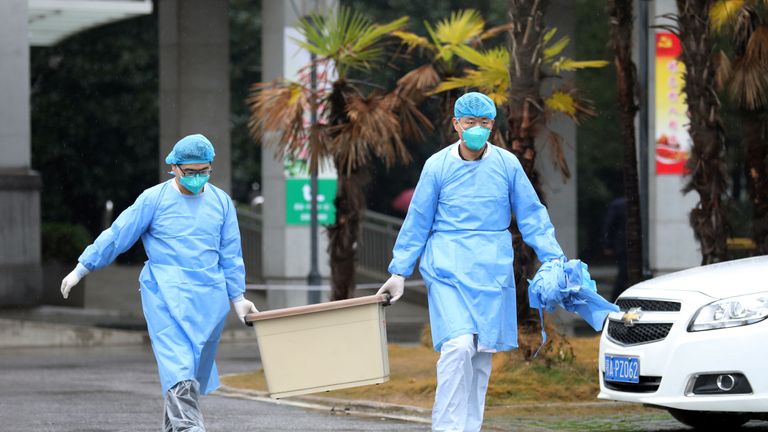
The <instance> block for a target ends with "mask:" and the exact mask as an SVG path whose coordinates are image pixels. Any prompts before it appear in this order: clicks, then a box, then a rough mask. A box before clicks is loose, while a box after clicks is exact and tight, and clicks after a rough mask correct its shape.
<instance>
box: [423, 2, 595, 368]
mask: <svg viewBox="0 0 768 432" xmlns="http://www.w3.org/2000/svg"><path fill="white" fill-rule="evenodd" d="M515 3H516V2H515ZM517 18H518V19H519V20H522V21H526V22H528V24H526V25H532V24H531V23H532V22H533V21H535V20H525V19H523V18H522V17H519V16H518V17H517ZM520 25H523V24H520V23H513V24H512V27H513V29H514V28H516V27H519V26H520ZM556 33H557V29H554V28H553V29H548V30H547V31H546V32H539V33H537V34H540V36H539V39H538V40H537V42H536V44H537V45H538V47H537V48H535V49H532V51H535V52H536V53H538V54H537V55H539V56H540V57H539V59H538V60H536V61H534V62H533V63H535V64H537V67H536V72H531V71H530V70H529V69H528V67H527V66H523V65H519V64H518V63H523V60H522V57H519V58H515V55H518V56H522V54H521V52H520V50H519V49H518V48H515V47H519V46H520V43H517V42H515V43H512V46H513V48H512V49H511V50H507V49H504V48H503V47H495V48H490V49H488V50H483V51H480V50H476V49H474V48H472V47H469V46H460V47H456V48H455V49H454V51H455V52H456V54H457V55H458V56H459V57H461V58H463V59H464V60H466V61H467V62H468V63H470V64H471V65H473V66H474V67H475V69H467V70H465V72H464V75H463V76H456V77H449V78H448V79H447V80H445V81H443V82H441V83H440V84H439V85H438V86H437V88H436V89H435V92H442V91H447V90H452V89H458V88H477V89H478V90H479V91H481V92H483V93H486V94H487V95H488V96H489V97H490V98H491V99H493V100H494V102H495V103H496V105H497V107H499V108H500V110H502V111H506V112H507V119H508V125H507V133H508V134H507V137H506V139H505V138H504V137H503V136H502V135H501V134H500V133H498V132H497V133H496V135H495V137H494V138H495V140H496V142H497V143H499V144H501V145H502V146H504V147H507V148H509V149H510V150H511V151H512V152H513V153H515V155H516V156H517V158H518V159H519V160H520V162H521V163H522V165H523V168H524V169H525V172H526V174H527V175H528V178H529V179H530V180H531V183H532V184H533V185H534V188H535V189H536V192H537V194H538V195H539V198H540V199H541V200H542V202H543V201H544V199H543V197H542V193H541V191H540V189H539V187H538V186H539V184H538V173H537V172H536V170H535V168H534V163H535V158H536V149H535V147H534V142H535V139H536V138H537V137H540V136H545V137H546V139H547V143H548V144H549V145H550V146H551V150H552V151H551V154H552V157H553V159H552V161H553V163H554V164H555V165H556V166H557V167H558V168H559V170H560V173H561V175H562V177H563V181H565V180H567V179H568V178H569V177H570V168H569V167H568V164H567V162H566V160H565V155H564V150H563V147H562V146H563V139H562V137H560V136H559V135H557V134H556V133H555V132H553V131H551V130H550V129H548V128H547V125H546V120H547V119H549V118H553V117H554V116H555V115H557V114H560V115H565V116H567V117H568V118H570V119H571V120H573V121H574V122H576V123H577V124H578V123H579V122H580V121H581V119H582V118H583V117H585V116H593V115H594V114H595V113H594V111H593V110H592V108H591V107H590V104H589V102H588V101H586V100H583V99H582V98H580V96H579V93H578V91H577V89H576V88H575V87H574V85H573V84H572V83H569V82H565V83H561V84H560V85H559V86H553V87H552V90H551V92H550V93H549V94H548V95H547V96H546V98H542V96H541V93H540V90H541V84H542V80H543V79H548V80H550V81H551V80H561V77H560V75H559V74H560V73H561V72H562V71H575V70H578V69H584V68H596V67H603V66H605V65H607V64H608V62H606V61H602V60H584V61H577V60H574V59H571V58H569V57H565V56H563V55H561V54H562V52H563V50H565V48H566V47H567V46H568V44H569V43H570V38H569V37H568V36H563V37H561V38H559V39H557V40H555V38H554V37H555V34H556ZM522 39H524V38H522ZM526 43H528V42H527V41H526ZM524 51H525V52H526V53H529V54H530V52H531V49H528V48H526V49H525V50H524ZM513 58H515V59H514V60H513ZM529 59H530V57H529ZM510 64H513V65H514V66H513V67H512V71H510V67H509V65H510ZM518 69H519V72H518ZM525 71H528V72H525ZM528 73H530V74H533V75H536V76H537V77H538V78H536V79H532V78H531V77H530V76H525V75H524V74H528ZM518 77H521V78H520V79H518ZM524 84H525V85H535V86H536V90H535V91H534V90H531V89H525V90H523V88H524V87H525V85H524ZM522 95H529V96H528V97H523V96H522ZM533 95H535V97H534V96H533ZM510 230H511V231H512V234H513V245H514V251H515V264H514V265H515V268H514V273H515V283H516V286H517V314H518V315H517V316H518V324H519V327H520V328H521V330H523V331H525V330H526V329H531V328H534V327H536V326H537V325H538V322H539V320H538V316H536V315H535V314H533V313H532V312H531V308H530V307H529V306H528V289H527V287H528V279H531V278H533V275H534V274H535V272H536V269H537V266H536V261H535V258H534V254H533V251H532V250H531V249H530V248H529V247H528V246H527V245H526V244H525V243H524V242H523V241H522V236H521V235H520V233H519V231H518V230H517V222H516V221H515V220H513V221H512V223H511V224H510ZM533 351H535V349H534V350H530V352H531V353H532V352H533Z"/></svg>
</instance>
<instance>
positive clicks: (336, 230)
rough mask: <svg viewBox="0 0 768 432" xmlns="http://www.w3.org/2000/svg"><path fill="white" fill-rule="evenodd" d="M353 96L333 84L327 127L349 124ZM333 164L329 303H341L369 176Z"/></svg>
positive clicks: (351, 285) (351, 275) (350, 289)
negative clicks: (333, 218) (350, 103)
mask: <svg viewBox="0 0 768 432" xmlns="http://www.w3.org/2000/svg"><path fill="white" fill-rule="evenodd" d="M353 93H355V90H354V89H353V88H352V87H350V86H349V85H348V84H347V82H346V81H345V80H338V81H336V82H334V84H333V91H332V92H331V95H330V97H329V98H328V101H329V115H328V124H329V125H331V126H339V125H341V124H344V123H348V122H349V117H348V116H347V97H349V96H350V95H351V94H353ZM331 133H333V132H331ZM331 138H333V137H331ZM334 164H335V166H336V172H337V183H336V198H335V199H334V200H333V204H334V206H335V207H336V222H334V224H333V225H329V226H328V227H327V228H326V229H327V231H328V252H329V254H330V259H331V300H343V299H346V298H350V297H352V295H353V293H354V290H355V264H356V262H357V239H358V237H359V232H360V222H361V220H362V216H363V211H364V209H365V194H364V192H363V191H364V188H365V185H366V184H367V183H368V179H367V177H368V176H367V175H363V173H361V172H360V171H359V170H353V171H352V172H349V173H348V172H346V168H345V167H344V165H343V163H341V161H340V160H338V159H337V160H334Z"/></svg>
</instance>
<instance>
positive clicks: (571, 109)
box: [544, 84, 597, 125]
mask: <svg viewBox="0 0 768 432" xmlns="http://www.w3.org/2000/svg"><path fill="white" fill-rule="evenodd" d="M544 105H545V106H546V107H547V110H549V111H551V112H558V113H561V114H564V115H566V116H568V117H569V118H570V119H571V120H573V122H574V123H576V124H577V125H578V124H580V122H581V119H582V118H584V117H594V116H595V115H596V114H597V113H596V112H595V110H594V108H593V107H592V104H591V102H589V101H588V100H586V99H583V98H580V97H579V95H578V92H577V91H576V88H575V87H573V85H572V84H565V85H563V86H561V87H560V88H559V89H557V90H555V91H553V92H552V93H551V94H550V95H549V96H548V97H547V98H546V99H545V100H544Z"/></svg>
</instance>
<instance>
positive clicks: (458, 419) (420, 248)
mask: <svg viewBox="0 0 768 432" xmlns="http://www.w3.org/2000/svg"><path fill="white" fill-rule="evenodd" d="M454 117H455V118H454V119H453V126H454V128H455V129H456V132H458V134H459V137H460V139H459V141H458V142H456V143H454V144H452V145H450V146H448V147H447V148H445V149H443V150H441V151H439V152H437V153H436V154H434V155H433V156H432V157H430V158H429V159H428V160H427V162H426V164H425V165H424V169H423V171H422V173H421V178H420V179H419V182H418V184H417V186H416V191H415V193H414V195H413V199H412V201H411V205H410V207H409V209H408V215H407V216H406V218H405V222H404V223H403V226H402V228H401V229H400V233H399V235H398V237H397V242H396V243H395V248H394V250H393V259H392V262H391V263H390V265H389V272H390V273H391V274H392V277H391V278H390V279H389V280H388V281H387V282H386V283H385V284H384V285H383V286H382V287H381V289H380V290H379V293H384V292H388V293H390V294H391V295H392V301H396V300H397V299H398V298H400V296H401V295H402V294H403V288H404V280H405V279H404V278H405V277H407V276H410V275H411V273H412V272H413V268H414V266H415V264H416V260H417V259H418V258H419V257H421V264H420V267H419V269H420V270H421V274H422V276H423V278H424V281H425V282H426V284H427V288H428V293H429V294H428V298H429V319H430V323H431V327H432V341H433V344H434V347H435V350H436V351H439V352H440V359H439V360H438V362H437V391H436V394H435V404H434V407H433V409H432V430H434V431H462V432H463V431H478V430H480V427H481V426H482V423H483V410H484V406H485V393H486V390H487V388H488V379H489V377H490V372H491V354H492V353H494V352H499V351H508V350H510V349H513V348H516V347H517V320H516V308H515V283H514V276H513V270H512V269H513V267H512V260H513V253H512V237H511V234H510V232H509V231H508V228H509V225H510V221H511V215H512V213H514V214H515V216H516V217H517V224H518V227H519V229H520V232H521V233H522V235H523V240H524V241H525V242H526V243H527V244H528V245H529V246H531V247H532V248H533V249H534V251H536V254H537V255H538V258H539V260H540V261H541V262H542V263H544V262H548V261H551V260H561V259H564V256H563V251H562V249H561V248H560V246H559V245H558V243H557V241H556V240H555V230H554V228H553V227H552V223H551V222H550V220H549V216H548V215H547V211H546V209H545V208H544V206H543V205H542V204H541V202H540V201H539V199H538V197H537V196H536V192H535V191H534V190H533V187H532V186H531V183H530V182H529V181H528V178H527V177H526V175H525V172H524V171H523V168H522V167H521V165H520V162H519V161H518V160H517V158H516V157H515V156H514V155H513V154H512V153H510V152H508V151H507V150H504V149H501V148H499V147H496V146H494V145H493V144H491V143H489V142H487V141H488V137H489V135H490V133H491V129H492V128H493V123H494V119H495V117H496V106H495V104H494V103H493V101H492V100H491V99H490V98H489V97H488V96H486V95H484V94H481V93H474V92H473V93H467V94H465V95H463V96H462V97H460V98H459V99H458V100H457V101H456V104H455V106H454Z"/></svg>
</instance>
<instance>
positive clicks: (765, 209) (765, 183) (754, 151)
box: [742, 112, 768, 255]
mask: <svg viewBox="0 0 768 432" xmlns="http://www.w3.org/2000/svg"><path fill="white" fill-rule="evenodd" d="M742 116H743V119H744V144H745V148H746V161H745V165H746V167H745V168H746V171H747V173H746V174H747V181H748V184H749V199H750V201H751V202H752V238H753V240H754V241H755V246H756V250H755V253H756V254H757V255H766V254H768V143H767V142H766V138H768V137H766V128H765V123H764V121H765V118H764V116H761V115H760V114H758V113H754V112H744V113H743V114H742Z"/></svg>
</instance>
